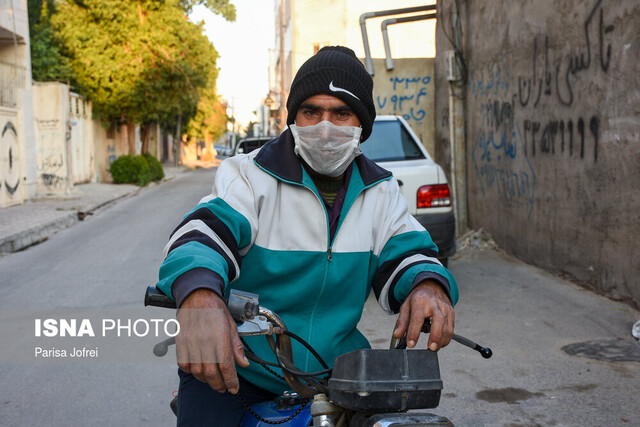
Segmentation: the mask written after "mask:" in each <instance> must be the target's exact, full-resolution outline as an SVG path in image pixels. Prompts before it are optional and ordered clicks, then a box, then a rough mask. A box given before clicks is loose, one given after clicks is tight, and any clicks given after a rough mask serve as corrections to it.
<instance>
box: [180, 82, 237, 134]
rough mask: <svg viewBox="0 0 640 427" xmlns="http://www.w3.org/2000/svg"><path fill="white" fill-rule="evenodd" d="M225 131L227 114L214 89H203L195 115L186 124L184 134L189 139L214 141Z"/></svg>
mask: <svg viewBox="0 0 640 427" xmlns="http://www.w3.org/2000/svg"><path fill="white" fill-rule="evenodd" d="M226 130H227V113H226V109H225V107H224V105H222V103H221V102H220V101H219V100H218V96H217V95H216V91H215V88H204V89H202V90H201V91H200V99H199V100H198V106H197V109H196V113H195V115H194V116H193V117H192V118H191V120H189V122H188V123H187V126H186V129H185V133H186V134H187V135H188V136H189V138H196V139H200V140H204V141H215V140H217V139H218V138H220V137H221V136H222V135H223V134H224V133H225V132H226Z"/></svg>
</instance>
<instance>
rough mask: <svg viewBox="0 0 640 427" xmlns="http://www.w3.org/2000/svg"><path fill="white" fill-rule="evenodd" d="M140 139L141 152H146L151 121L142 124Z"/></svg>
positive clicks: (149, 137)
mask: <svg viewBox="0 0 640 427" xmlns="http://www.w3.org/2000/svg"><path fill="white" fill-rule="evenodd" d="M140 139H142V148H141V151H142V153H141V154H147V153H148V152H149V145H150V144H149V140H150V139H151V122H147V123H144V124H143V125H142V130H141V131H140Z"/></svg>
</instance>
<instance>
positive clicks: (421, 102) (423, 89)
mask: <svg viewBox="0 0 640 427" xmlns="http://www.w3.org/2000/svg"><path fill="white" fill-rule="evenodd" d="M389 82H390V88H391V91H390V93H389V94H386V95H376V100H375V103H376V109H377V110H378V114H393V115H397V116H402V117H403V118H404V119H405V120H406V121H408V122H412V121H413V122H415V123H416V124H417V125H418V126H422V122H423V121H424V120H425V119H428V117H427V106H426V98H427V89H428V88H429V85H430V84H431V76H410V77H398V76H396V77H391V78H389Z"/></svg>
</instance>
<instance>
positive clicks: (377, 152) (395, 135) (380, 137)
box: [360, 120, 425, 162]
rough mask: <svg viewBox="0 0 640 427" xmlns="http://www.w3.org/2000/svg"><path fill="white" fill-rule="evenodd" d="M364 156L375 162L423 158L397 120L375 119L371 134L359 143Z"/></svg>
mask: <svg viewBox="0 0 640 427" xmlns="http://www.w3.org/2000/svg"><path fill="white" fill-rule="evenodd" d="M360 150H362V152H363V153H364V155H365V156H367V157H368V158H370V159H371V160H373V161H375V162H389V161H399V160H416V159H424V158H425V157H424V154H422V151H420V148H418V146H417V145H416V141H415V140H414V139H413V138H412V137H411V135H410V134H409V132H408V131H407V129H405V127H404V126H403V125H402V123H400V122H399V121H396V120H394V121H376V122H374V123H373V131H372V132H371V136H370V137H369V139H367V140H366V141H365V142H363V143H362V144H360Z"/></svg>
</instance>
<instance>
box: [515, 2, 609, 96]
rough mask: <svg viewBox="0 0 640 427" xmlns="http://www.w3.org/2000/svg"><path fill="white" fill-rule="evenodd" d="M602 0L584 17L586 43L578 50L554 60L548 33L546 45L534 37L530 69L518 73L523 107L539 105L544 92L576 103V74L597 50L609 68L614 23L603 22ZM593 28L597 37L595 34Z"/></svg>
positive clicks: (603, 66) (590, 62) (605, 68)
mask: <svg viewBox="0 0 640 427" xmlns="http://www.w3.org/2000/svg"><path fill="white" fill-rule="evenodd" d="M602 2H603V0H598V1H597V2H596V4H595V5H594V6H593V8H592V9H591V10H590V12H589V15H588V16H587V19H586V20H585V21H584V44H583V46H582V48H581V50H580V51H579V52H578V53H577V54H566V55H558V56H557V57H556V58H554V59H553V63H551V62H552V60H551V59H550V52H549V36H548V35H547V36H545V37H544V45H543V46H540V44H541V43H539V42H538V38H537V37H536V38H535V39H534V40H533V57H532V59H531V72H530V74H529V75H526V76H525V75H522V76H518V99H519V102H520V105H521V106H522V107H526V106H528V105H532V106H533V107H537V106H538V104H539V103H540V100H541V98H542V97H543V95H544V96H545V97H548V98H550V99H554V100H556V101H557V102H558V103H559V104H560V105H564V106H567V107H568V106H571V105H573V102H574V98H575V96H574V92H575V88H574V86H575V77H576V76H578V75H579V74H580V73H581V72H584V71H587V70H589V69H590V68H591V67H592V65H593V63H594V62H595V61H594V60H593V57H594V56H595V54H594V51H595V52H597V53H598V55H597V56H598V58H599V61H598V62H599V65H600V68H601V69H602V71H604V72H607V71H608V70H609V64H610V62H611V43H610V42H609V41H608V40H607V38H608V36H609V33H611V32H612V31H613V30H614V29H615V27H614V26H613V25H606V24H605V23H604V16H603V7H602ZM596 16H597V18H596ZM594 21H597V22H594ZM594 32H595V33H596V37H593V36H592V34H593V33H594ZM594 38H595V44H594V40H593V39H594ZM540 50H542V52H541V51H540ZM554 64H555V66H554ZM596 66H597V65H596Z"/></svg>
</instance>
